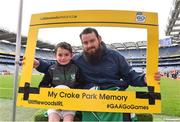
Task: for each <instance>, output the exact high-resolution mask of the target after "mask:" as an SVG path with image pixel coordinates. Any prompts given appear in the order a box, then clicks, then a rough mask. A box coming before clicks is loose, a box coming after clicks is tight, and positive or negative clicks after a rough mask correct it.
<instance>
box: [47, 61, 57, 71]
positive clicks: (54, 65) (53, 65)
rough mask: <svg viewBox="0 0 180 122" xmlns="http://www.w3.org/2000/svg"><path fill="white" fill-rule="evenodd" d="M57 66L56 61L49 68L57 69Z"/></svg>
mask: <svg viewBox="0 0 180 122" xmlns="http://www.w3.org/2000/svg"><path fill="white" fill-rule="evenodd" d="M56 67H57V63H56V62H55V63H54V64H52V65H51V66H50V67H49V68H48V70H53V69H55V68H56Z"/></svg>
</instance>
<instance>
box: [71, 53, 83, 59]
mask: <svg viewBox="0 0 180 122" xmlns="http://www.w3.org/2000/svg"><path fill="white" fill-rule="evenodd" d="M80 58H82V53H76V54H75V55H74V56H73V60H74V61H76V60H78V59H80Z"/></svg>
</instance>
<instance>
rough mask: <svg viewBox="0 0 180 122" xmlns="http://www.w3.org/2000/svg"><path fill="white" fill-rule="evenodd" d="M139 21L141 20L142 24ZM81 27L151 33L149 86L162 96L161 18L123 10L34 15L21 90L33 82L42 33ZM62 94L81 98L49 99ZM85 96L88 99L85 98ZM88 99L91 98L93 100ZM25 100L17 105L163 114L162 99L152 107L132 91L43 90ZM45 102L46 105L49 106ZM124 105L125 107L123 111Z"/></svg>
mask: <svg viewBox="0 0 180 122" xmlns="http://www.w3.org/2000/svg"><path fill="white" fill-rule="evenodd" d="M137 17H140V18H139V19H138V21H137ZM141 17H142V18H141ZM143 17H144V18H143ZM80 26H95V27H97V26H103V27H129V28H144V29H147V65H146V66H147V67H146V69H147V70H146V74H147V75H146V77H147V84H148V86H150V87H153V88H154V91H153V93H157V94H160V86H159V85H158V84H157V81H155V80H154V73H155V72H157V71H158V17H157V14H156V13H150V12H135V11H119V10H80V11H64V12H51V13H41V14H34V15H32V17H31V24H30V28H29V34H28V40H27V47H26V51H25V65H24V66H23V69H22V77H21V80H20V84H19V87H21V88H23V87H25V83H30V82H31V74H32V67H33V59H34V54H35V47H36V40H37V35H38V29H40V28H53V27H80ZM62 92H65V93H67V94H71V93H74V94H78V95H79V98H73V97H71V98H65V97H63V98H62V96H61V98H60V97H57V98H52V97H50V96H51V95H50V96H48V95H49V94H50V93H54V94H56V93H57V94H58V95H60V94H61V93H62ZM83 93H84V94H83ZM149 93H150V92H149ZM104 94H105V96H115V97H116V98H119V99H118V100H117V99H116V100H115V99H113V100H112V99H111V100H108V99H103V97H101V96H103V95H104ZM83 95H85V96H84V97H83ZM86 95H87V96H91V99H90V98H89V97H87V96H86ZM119 95H120V96H119ZM93 96H94V97H93ZM126 97H127V99H126ZM42 98H44V99H42ZM120 98H121V99H120ZM23 99H24V98H23V93H18V102H17V103H18V105H19V106H27V107H36V108H56V109H57V108H59V109H66V110H81V111H104V112H135V113H159V112H160V111H161V100H160V99H158V100H155V104H154V105H150V104H149V101H148V99H138V98H136V92H128V91H116V92H115V91H114V92H112V91H101V90H98V91H95V90H73V89H70V90H59V89H54V88H53V89H52V88H51V89H46V88H42V89H40V93H39V94H30V95H29V97H28V100H23ZM125 99H126V100H125ZM30 100H31V101H30ZM123 100H124V101H123ZM33 101H34V102H33ZM58 101H60V102H61V104H63V105H54V104H55V103H56V102H58ZM69 101H71V102H69ZM43 102H46V105H45V103H43ZM40 103H42V104H40ZM48 104H49V105H48ZM52 104H53V105H52ZM56 104H58V103H56ZM59 104H60V103H59ZM109 104H111V105H110V106H111V107H110V108H108V105H109ZM123 105H124V106H125V107H122V106H123ZM133 106H134V107H133Z"/></svg>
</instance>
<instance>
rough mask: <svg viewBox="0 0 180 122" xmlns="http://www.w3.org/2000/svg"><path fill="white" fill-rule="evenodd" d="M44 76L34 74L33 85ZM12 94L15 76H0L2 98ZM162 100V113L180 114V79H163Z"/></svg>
mask: <svg viewBox="0 0 180 122" xmlns="http://www.w3.org/2000/svg"><path fill="white" fill-rule="evenodd" d="M42 76H43V75H33V77H32V83H31V86H33V87H37V86H38V84H39V82H40V81H41V79H42ZM138 89H139V88H138ZM131 90H132V88H131ZM12 96H13V76H0V98H3V99H12ZM161 101H162V114H164V115H170V116H180V107H179V106H180V80H173V79H169V78H162V79H161Z"/></svg>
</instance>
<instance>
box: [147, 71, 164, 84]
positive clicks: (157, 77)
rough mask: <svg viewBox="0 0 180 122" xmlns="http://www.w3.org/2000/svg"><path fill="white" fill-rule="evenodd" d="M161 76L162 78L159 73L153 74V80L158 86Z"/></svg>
mask: <svg viewBox="0 0 180 122" xmlns="http://www.w3.org/2000/svg"><path fill="white" fill-rule="evenodd" d="M161 76H162V75H161V74H160V72H156V73H155V74H154V80H157V81H158V84H160V80H161ZM145 83H146V84H147V79H146V76H145Z"/></svg>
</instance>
